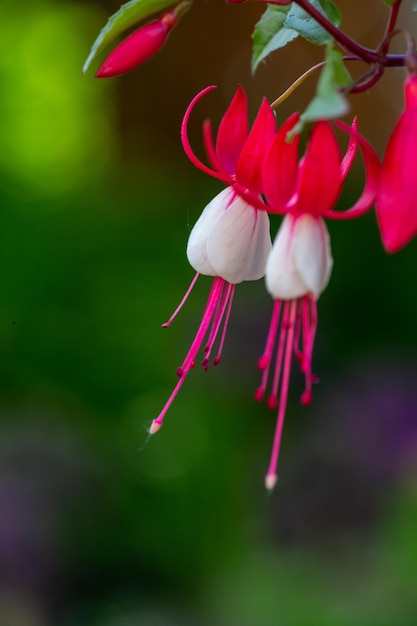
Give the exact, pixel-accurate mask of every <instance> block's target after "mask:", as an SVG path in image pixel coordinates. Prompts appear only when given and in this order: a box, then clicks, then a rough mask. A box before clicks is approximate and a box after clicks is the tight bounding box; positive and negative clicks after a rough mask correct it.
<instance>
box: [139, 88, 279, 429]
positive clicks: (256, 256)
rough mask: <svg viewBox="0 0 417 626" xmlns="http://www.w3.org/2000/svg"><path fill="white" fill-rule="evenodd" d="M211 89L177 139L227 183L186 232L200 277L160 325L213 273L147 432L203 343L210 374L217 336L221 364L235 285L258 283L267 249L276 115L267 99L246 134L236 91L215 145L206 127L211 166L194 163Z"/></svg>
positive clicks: (240, 91)
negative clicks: (195, 325)
mask: <svg viewBox="0 0 417 626" xmlns="http://www.w3.org/2000/svg"><path fill="white" fill-rule="evenodd" d="M212 89H214V87H208V88H206V89H204V90H203V91H202V92H200V93H199V94H198V95H197V96H196V97H195V98H194V99H193V100H192V102H191V104H190V105H189V107H188V109H187V111H186V113H185V116H184V120H183V124H182V129H181V138H182V143H183V147H184V150H185V153H186V154H187V156H188V158H189V159H190V161H191V162H192V163H193V164H194V165H195V166H196V167H198V168H199V169H200V170H202V171H203V172H205V173H207V174H209V175H210V176H213V177H214V178H217V179H219V180H221V181H222V182H224V183H225V184H226V185H228V186H227V188H226V189H224V190H223V191H221V192H220V193H219V194H218V195H217V196H216V197H215V198H214V199H213V200H212V201H211V202H210V203H209V204H208V205H207V206H206V208H205V209H204V211H203V213H202V215H201V216H200V218H199V220H198V221H197V223H196V224H195V226H194V228H193V229H192V231H191V234H190V237H189V240H188V245H187V256H188V260H189V262H190V264H191V265H192V267H193V268H194V269H195V271H196V272H197V273H196V275H195V277H194V279H193V281H192V283H191V285H190V287H189V289H188V291H187V293H186V294H185V296H184V298H183V300H182V302H181V303H180V305H179V307H178V308H177V309H176V311H175V312H174V314H173V315H172V316H171V318H170V319H169V320H168V322H167V323H166V324H164V326H169V324H170V323H171V322H172V320H173V319H174V318H175V317H176V315H177V313H178V312H179V310H180V309H181V308H182V306H183V304H184V302H185V300H186V299H187V297H188V295H189V293H190V292H191V290H192V288H193V286H194V284H195V282H196V280H197V278H198V276H199V275H200V274H205V275H207V276H213V284H212V287H211V291H210V294H209V297H208V301H207V305H206V308H205V311H204V313H203V318H202V320H201V324H200V327H199V329H198V331H197V334H196V336H195V339H194V341H193V343H192V345H191V347H190V350H189V351H188V354H187V356H186V357H185V360H184V362H183V363H182V365H181V367H179V368H178V370H177V375H178V376H179V381H178V383H177V385H176V387H175V389H174V391H173V392H172V394H171V396H170V398H169V399H168V402H167V403H166V405H165V407H164V408H163V410H162V412H161V413H160V414H159V416H158V417H157V418H156V419H155V420H153V422H152V424H151V427H150V433H151V434H153V433H155V432H157V431H158V430H159V428H160V427H161V425H162V422H163V419H164V417H165V414H166V412H167V411H168V409H169V407H170V406H171V404H172V401H173V400H174V398H175V396H176V395H177V393H178V391H179V389H180V388H181V386H182V385H183V383H184V380H185V378H186V376H187V374H188V372H189V371H190V369H191V368H192V367H194V365H195V360H196V357H197V354H198V352H199V350H200V348H201V346H202V345H203V342H204V341H205V347H204V358H203V360H202V366H203V368H204V369H207V367H208V365H209V359H210V357H211V353H212V350H213V348H214V344H215V342H216V339H217V337H218V336H219V334H220V341H219V348H218V352H217V355H216V356H215V357H214V359H213V364H214V365H216V364H217V363H218V362H219V361H220V357H221V352H222V348H223V344H224V340H225V335H226V330H227V325H228V321H229V317H230V311H231V307H232V301H233V295H234V291H235V285H236V284H238V283H240V282H242V281H245V280H257V279H259V278H262V277H263V276H264V274H265V267H266V261H267V257H268V255H269V253H270V250H271V238H270V234H269V218H268V214H267V212H266V211H265V210H263V208H264V204H263V201H262V197H261V194H262V192H263V187H262V165H263V161H264V157H265V153H266V151H267V148H268V147H269V145H270V143H271V141H272V139H273V137H274V133H275V130H276V126H275V116H274V114H273V112H272V110H271V108H270V106H269V104H268V103H267V101H266V100H264V101H263V102H262V104H261V106H260V108H259V112H258V115H257V117H256V120H255V122H254V123H253V126H252V129H251V131H250V132H249V129H248V115H247V100H246V95H245V92H244V91H243V89H242V88H241V87H238V89H237V91H236V93H235V95H234V97H233V99H232V102H231V104H230V105H229V107H228V109H227V111H226V113H225V114H224V116H223V118H222V120H221V123H220V125H219V128H218V131H217V138H216V143H215V144H214V142H213V139H212V133H211V124H210V121H206V122H205V123H204V126H203V138H204V144H205V148H206V152H207V158H208V161H209V163H210V165H209V166H208V165H206V164H204V163H202V162H201V161H200V160H199V159H198V157H197V156H196V155H195V153H194V152H193V150H192V148H191V145H190V142H189V139H188V121H189V117H190V114H191V112H192V110H193V108H194V106H195V104H196V103H197V102H198V101H199V100H200V98H202V97H203V96H204V95H205V94H206V93H208V92H209V91H211V90H212Z"/></svg>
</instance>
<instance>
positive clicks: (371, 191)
mask: <svg viewBox="0 0 417 626" xmlns="http://www.w3.org/2000/svg"><path fill="white" fill-rule="evenodd" d="M335 125H336V126H337V127H338V128H340V129H341V130H343V131H344V132H345V133H348V134H350V135H351V136H352V135H355V136H356V139H357V141H358V143H359V147H360V149H361V152H362V157H363V161H364V164H365V176H366V183H365V187H364V189H363V191H362V193H361V195H360V197H359V198H358V200H357V201H356V202H355V204H354V205H353V206H352V207H351V208H350V209H348V210H347V211H333V210H331V211H327V212H326V213H323V214H322V215H323V217H326V218H332V219H338V220H350V219H353V218H355V217H359V216H360V215H363V213H366V211H368V210H369V209H370V208H371V207H372V205H373V204H374V202H375V198H376V194H377V190H378V182H379V177H380V169H381V168H380V163H379V160H378V157H377V155H376V152H375V150H374V149H373V148H372V146H371V145H370V144H369V143H368V142H367V141H366V139H365V138H364V137H362V135H360V134H359V133H358V132H357V130H356V127H354V126H353V125H352V128H351V127H350V126H348V125H347V124H344V123H343V122H335Z"/></svg>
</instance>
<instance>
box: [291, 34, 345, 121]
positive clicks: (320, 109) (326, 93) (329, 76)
mask: <svg viewBox="0 0 417 626" xmlns="http://www.w3.org/2000/svg"><path fill="white" fill-rule="evenodd" d="M350 84H352V78H351V76H350V74H349V72H348V71H347V69H346V67H345V65H344V63H343V56H342V54H341V53H340V52H338V51H337V50H334V49H333V46H332V45H331V44H329V45H328V46H327V51H326V65H325V66H324V68H323V70H322V72H321V74H320V78H319V81H318V83H317V91H316V95H315V97H314V98H313V100H312V101H311V102H310V104H309V105H308V107H307V108H306V110H305V111H304V113H303V114H302V115H301V118H300V122H301V124H304V123H305V122H315V121H317V120H323V119H326V120H328V119H334V118H337V117H341V116H343V115H346V113H347V112H348V111H349V109H350V105H349V102H348V100H347V99H346V98H345V96H344V95H343V94H342V93H340V89H342V88H343V87H347V86H348V85H350ZM298 130H299V129H297V131H298Z"/></svg>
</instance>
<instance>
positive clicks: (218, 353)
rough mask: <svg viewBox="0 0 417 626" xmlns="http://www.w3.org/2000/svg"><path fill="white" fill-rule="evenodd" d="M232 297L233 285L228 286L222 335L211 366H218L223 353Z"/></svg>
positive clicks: (233, 292) (233, 293)
mask: <svg viewBox="0 0 417 626" xmlns="http://www.w3.org/2000/svg"><path fill="white" fill-rule="evenodd" d="M234 295H235V285H230V291H229V295H228V298H229V302H228V304H227V310H226V315H225V318H224V322H223V330H222V334H221V337H220V343H219V349H218V350H217V354H216V356H215V357H214V359H213V365H218V364H219V363H220V359H221V356H222V352H223V346H224V342H225V339H226V332H227V327H228V325H229V319H230V313H231V311H232V304H233V296H234Z"/></svg>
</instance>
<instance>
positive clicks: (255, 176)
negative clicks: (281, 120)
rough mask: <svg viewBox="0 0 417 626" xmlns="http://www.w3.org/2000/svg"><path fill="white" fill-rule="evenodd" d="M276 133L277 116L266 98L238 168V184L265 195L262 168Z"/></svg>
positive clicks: (241, 155)
mask: <svg viewBox="0 0 417 626" xmlns="http://www.w3.org/2000/svg"><path fill="white" fill-rule="evenodd" d="M275 132H276V123H275V115H274V112H273V111H272V109H271V107H270V105H269V103H268V101H267V100H266V99H265V98H264V99H263V101H262V104H261V106H260V107H259V111H258V115H257V116H256V119H255V121H254V123H253V125H252V128H251V131H250V133H249V136H248V138H247V140H246V142H245V145H244V146H243V149H242V151H241V154H240V157H239V161H238V164H237V168H236V182H237V183H238V185H239V186H241V187H243V188H246V189H250V190H251V192H254V193H263V183H262V166H263V163H264V160H265V155H266V153H267V150H268V149H269V146H270V145H271V142H272V140H273V138H274V134H275Z"/></svg>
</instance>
